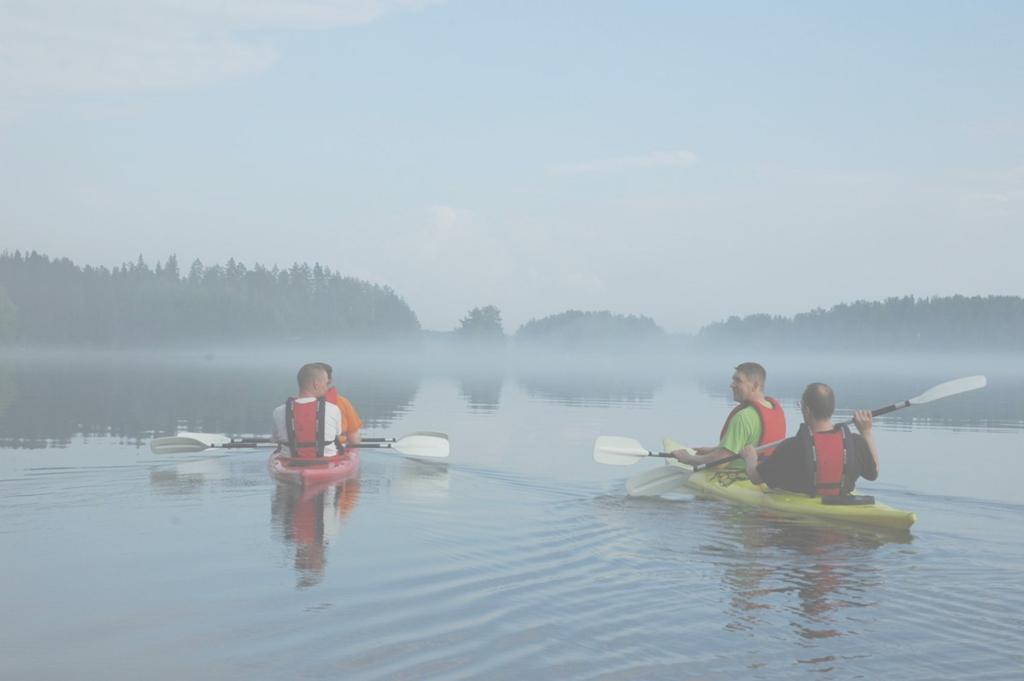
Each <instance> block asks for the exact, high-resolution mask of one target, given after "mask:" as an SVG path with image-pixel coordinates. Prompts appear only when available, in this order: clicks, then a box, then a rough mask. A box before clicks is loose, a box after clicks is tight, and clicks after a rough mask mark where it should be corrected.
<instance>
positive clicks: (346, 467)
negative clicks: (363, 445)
mask: <svg viewBox="0 0 1024 681" xmlns="http://www.w3.org/2000/svg"><path fill="white" fill-rule="evenodd" d="M267 468H268V469H269V470H270V475H271V476H272V477H273V478H274V479H275V480H278V481H280V482H289V483H293V484H297V485H312V484H319V483H332V482H340V481H342V480H345V479H347V478H350V477H352V476H353V475H355V474H356V472H357V471H358V470H359V452H358V451H356V450H354V449H348V450H345V451H344V452H343V453H341V454H339V455H338V456H331V457H326V458H325V459H298V458H295V457H290V456H285V455H284V454H282V453H281V452H274V453H273V454H272V455H271V457H270V460H269V461H268V462H267Z"/></svg>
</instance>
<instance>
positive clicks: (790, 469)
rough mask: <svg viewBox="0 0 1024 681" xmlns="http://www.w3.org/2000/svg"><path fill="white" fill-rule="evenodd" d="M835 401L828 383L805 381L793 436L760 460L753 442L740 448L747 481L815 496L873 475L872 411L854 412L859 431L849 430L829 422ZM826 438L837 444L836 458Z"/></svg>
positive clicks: (847, 488) (850, 488) (875, 475)
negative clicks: (797, 428)
mask: <svg viewBox="0 0 1024 681" xmlns="http://www.w3.org/2000/svg"><path fill="white" fill-rule="evenodd" d="M835 403H836V400H835V394H834V393H833V392H832V389H831V388H830V387H828V386H827V385H825V384H824V383H811V384H810V385H808V386H807V388H806V389H805V390H804V394H803V396H802V397H801V398H800V412H801V413H802V414H803V417H804V423H803V425H801V426H800V431H799V432H798V433H797V434H796V436H795V437H791V438H788V439H786V440H784V441H783V442H782V444H780V445H779V446H778V447H777V448H776V449H775V453H774V454H772V455H771V456H770V457H768V458H767V459H765V460H763V461H761V462H760V463H758V459H757V452H756V451H755V450H754V448H753V447H750V446H747V447H745V448H744V449H743V450H742V452H741V454H742V456H743V459H744V461H745V462H746V467H747V476H748V477H749V478H750V480H751V482H754V483H756V484H759V483H762V482H763V483H765V484H767V485H768V486H769V487H773V488H776V489H785V490H789V491H791V492H799V493H801V494H807V495H809V496H818V495H819V494H832V495H834V494H837V493H839V494H849V493H850V492H851V491H853V488H854V484H855V483H856V481H857V478H865V479H866V480H875V479H877V478H878V448H877V446H876V445H875V436H874V432H873V431H872V428H871V426H872V423H871V412H870V411H860V410H858V411H855V412H854V414H853V422H854V425H856V426H857V430H858V431H860V434H859V435H858V434H856V433H849V432H848V431H846V430H845V428H846V426H842V425H841V426H835V425H833V424H832V413H833V412H834V411H835ZM830 439H833V440H835V441H836V442H838V443H840V444H839V449H838V455H837V456H838V458H836V456H833V454H835V452H828V451H826V450H828V449H829V446H828V440H830ZM844 449H845V452H844V451H843V450H844ZM840 471H841V473H840ZM830 477H831V478H834V479H829V478H830ZM830 483H831V484H830ZM837 490H838V492H837Z"/></svg>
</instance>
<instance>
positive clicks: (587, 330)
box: [515, 310, 666, 347]
mask: <svg viewBox="0 0 1024 681" xmlns="http://www.w3.org/2000/svg"><path fill="white" fill-rule="evenodd" d="M665 337H666V334H665V332H664V330H662V328H661V327H660V326H658V325H657V324H655V323H654V320H653V319H651V318H650V317H644V316H642V315H622V314H615V313H613V312H609V311H608V310H598V311H581V310H567V311H566V312H560V313H558V314H554V315H550V316H548V317H543V318H541V319H531V320H530V321H528V322H526V323H525V324H523V325H522V326H520V327H519V330H518V331H516V334H515V340H516V343H517V344H527V345H558V346H566V347H573V346H576V347H579V346H582V347H587V346H620V345H643V346H648V345H650V344H652V343H657V342H661V341H663V340H664V339H665Z"/></svg>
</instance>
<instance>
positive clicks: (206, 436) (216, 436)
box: [178, 431, 231, 447]
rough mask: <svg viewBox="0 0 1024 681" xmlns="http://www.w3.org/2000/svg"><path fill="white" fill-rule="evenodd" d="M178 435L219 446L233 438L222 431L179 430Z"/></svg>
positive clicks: (211, 445) (208, 445)
mask: <svg viewBox="0 0 1024 681" xmlns="http://www.w3.org/2000/svg"><path fill="white" fill-rule="evenodd" d="M178 437H182V438H189V439H191V440H197V441H199V442H205V443H206V446H207V447H218V446H221V445H226V444H228V443H229V442H231V438H230V437H228V436H227V435H222V434H220V433H188V432H184V431H183V432H179V433H178Z"/></svg>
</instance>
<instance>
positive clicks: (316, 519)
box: [271, 476, 359, 588]
mask: <svg viewBox="0 0 1024 681" xmlns="http://www.w3.org/2000/svg"><path fill="white" fill-rule="evenodd" d="M275 487H276V488H277V489H276V490H275V493H274V499H273V502H272V504H271V517H272V518H273V525H274V526H276V527H277V528H278V529H279V530H280V532H281V534H282V538H283V539H284V540H285V543H286V544H288V545H291V546H294V548H295V568H296V569H297V570H298V572H299V583H298V586H299V587H300V588H301V587H308V586H313V585H315V584H318V583H319V582H320V581H321V580H322V579H323V575H324V571H325V570H326V568H327V556H328V548H327V547H328V544H329V543H330V540H331V538H332V537H334V536H335V535H336V534H337V533H338V531H339V529H340V527H341V525H342V523H343V521H344V520H345V518H347V517H348V515H349V514H351V513H352V511H353V510H355V507H356V505H357V503H358V502H359V477H358V476H353V477H352V478H350V479H348V480H343V481H340V482H339V481H335V482H305V483H303V484H301V485H297V484H292V482H291V481H289V482H284V483H281V484H278V485H275Z"/></svg>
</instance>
